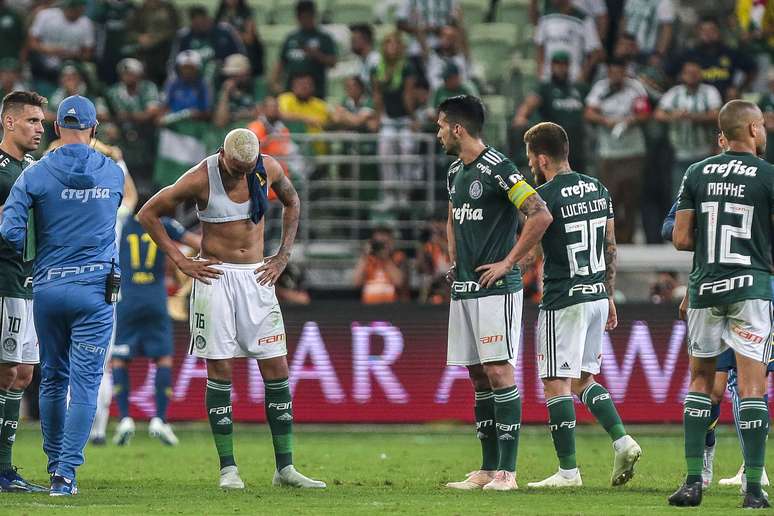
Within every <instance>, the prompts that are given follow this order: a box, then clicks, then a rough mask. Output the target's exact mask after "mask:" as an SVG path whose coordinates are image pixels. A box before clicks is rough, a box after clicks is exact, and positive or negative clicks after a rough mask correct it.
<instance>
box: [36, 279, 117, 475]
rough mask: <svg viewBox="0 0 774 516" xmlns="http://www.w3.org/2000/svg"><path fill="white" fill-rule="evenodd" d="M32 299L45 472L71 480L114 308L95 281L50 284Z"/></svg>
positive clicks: (88, 422)
mask: <svg viewBox="0 0 774 516" xmlns="http://www.w3.org/2000/svg"><path fill="white" fill-rule="evenodd" d="M33 299H34V301H33V311H34V315H35V329H36V331H37V334H38V341H39V343H40V366H41V367H40V372H41V380H40V426H41V428H42V430H43V451H44V452H45V453H46V455H47V456H48V471H49V473H56V474H57V475H62V476H63V477H65V478H69V479H73V478H75V468H77V467H78V466H80V465H81V464H83V448H84V447H85V446H86V442H87V441H88V438H89V431H90V429H91V424H92V421H93V420H94V414H95V412H96V409H97V392H98V390H99V384H100V381H101V379H102V372H103V370H104V363H105V359H106V356H107V351H108V345H109V343H110V335H111V333H112V331H113V318H114V306H113V305H110V304H108V303H106V302H105V282H104V279H98V278H94V279H90V280H89V281H88V282H86V281H83V282H71V283H65V284H62V285H55V286H50V287H48V288H46V289H44V290H42V291H38V292H35V294H34V296H33ZM68 387H69V392H70V402H69V405H68V403H67V393H68Z"/></svg>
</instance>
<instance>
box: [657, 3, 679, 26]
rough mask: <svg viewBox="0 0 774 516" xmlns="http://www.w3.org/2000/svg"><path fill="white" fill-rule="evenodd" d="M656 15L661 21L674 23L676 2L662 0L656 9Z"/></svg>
mask: <svg viewBox="0 0 774 516" xmlns="http://www.w3.org/2000/svg"><path fill="white" fill-rule="evenodd" d="M656 17H657V18H658V21H659V22H660V23H672V22H674V21H675V4H674V2H673V1H672V0H661V2H659V4H658V9H657V10H656Z"/></svg>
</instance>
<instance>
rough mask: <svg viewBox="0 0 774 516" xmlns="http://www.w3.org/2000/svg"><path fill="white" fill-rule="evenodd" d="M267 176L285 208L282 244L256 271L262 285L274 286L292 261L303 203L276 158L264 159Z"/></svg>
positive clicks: (283, 211)
mask: <svg viewBox="0 0 774 516" xmlns="http://www.w3.org/2000/svg"><path fill="white" fill-rule="evenodd" d="M264 164H265V166H266V174H267V176H268V179H269V181H270V184H271V188H272V190H274V193H275V194H277V198H278V199H279V200H280V202H281V203H282V206H283V210H282V243H281V244H280V248H279V250H278V251H277V254H275V255H274V256H270V257H268V258H266V259H265V260H264V263H263V265H261V266H260V267H258V268H257V269H256V270H255V273H256V274H257V275H258V282H259V283H260V284H261V285H273V284H274V283H275V282H276V281H277V279H278V278H279V277H280V275H281V274H282V271H284V270H285V267H286V266H287V264H288V260H289V259H290V251H291V249H292V248H293V242H295V240H296V232H297V231H298V219H299V216H300V215H301V201H300V200H299V198H298V193H296V189H295V188H293V183H291V182H290V179H288V178H287V177H286V176H285V171H284V170H282V167H281V166H280V164H279V163H277V161H276V160H275V159H274V158H271V157H269V156H265V157H264Z"/></svg>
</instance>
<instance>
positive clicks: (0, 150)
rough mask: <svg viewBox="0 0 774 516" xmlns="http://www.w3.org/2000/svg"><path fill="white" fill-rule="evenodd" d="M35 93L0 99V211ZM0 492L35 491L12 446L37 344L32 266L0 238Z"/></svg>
mask: <svg viewBox="0 0 774 516" xmlns="http://www.w3.org/2000/svg"><path fill="white" fill-rule="evenodd" d="M46 103H47V101H46V99H45V98H43V97H41V96H40V95H38V94H37V93H34V92H29V91H14V92H11V93H9V94H8V95H6V96H5V98H4V99H3V104H2V112H1V114H0V117H2V124H3V140H2V142H0V207H1V206H2V205H3V204H5V201H6V199H8V194H9V193H10V192H11V187H12V186H13V184H14V182H15V181H16V179H17V178H18V177H19V175H20V174H21V173H22V170H24V169H25V168H26V167H27V166H28V165H29V164H31V163H32V162H33V161H34V159H33V158H32V156H30V155H29V154H27V152H32V151H34V150H36V149H37V148H38V146H39V145H40V138H41V136H42V135H43V120H44V114H43V107H44V106H45V105H46ZM0 317H1V318H2V320H0V325H2V326H1V327H0V492H38V491H47V489H45V488H43V487H41V486H37V485H35V484H31V483H30V482H27V481H26V480H24V479H23V478H22V477H21V475H19V474H18V472H17V471H16V468H15V467H14V466H13V463H12V461H11V447H12V446H13V443H14V441H15V439H16V430H17V428H18V425H19V409H20V405H21V399H22V394H23V393H24V389H26V388H27V386H28V385H29V384H30V382H31V381H32V372H33V369H34V368H35V364H37V363H38V361H39V353H38V340H37V336H36V335H35V325H34V322H33V320H32V262H25V261H23V260H22V257H21V256H19V255H18V254H16V252H15V251H14V250H13V249H12V248H11V247H10V246H8V244H6V243H5V242H4V241H3V240H2V239H0Z"/></svg>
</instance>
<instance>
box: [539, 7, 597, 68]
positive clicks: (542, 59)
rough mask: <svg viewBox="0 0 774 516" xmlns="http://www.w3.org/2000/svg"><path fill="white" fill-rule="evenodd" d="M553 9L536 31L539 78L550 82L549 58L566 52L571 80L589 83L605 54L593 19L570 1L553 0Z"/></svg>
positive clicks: (540, 22)
mask: <svg viewBox="0 0 774 516" xmlns="http://www.w3.org/2000/svg"><path fill="white" fill-rule="evenodd" d="M551 6H552V9H551V10H550V11H547V12H546V13H545V14H544V15H543V16H541V17H540V19H539V20H538V25H537V28H536V29H535V45H536V60H537V70H538V74H539V77H540V78H541V79H542V80H544V81H547V80H549V79H550V77H551V61H550V57H551V56H553V55H554V54H555V53H556V52H561V51H563V52H567V53H568V54H569V56H570V81H572V82H577V81H580V82H589V81H590V80H591V73H592V70H593V69H594V65H596V64H597V63H598V62H599V61H600V60H601V59H602V57H603V55H604V52H603V50H602V44H601V42H600V41H599V34H597V28H596V25H595V24H594V20H593V19H592V18H591V17H590V16H589V15H587V14H586V13H585V12H583V11H581V10H579V9H576V8H575V7H573V6H572V2H571V0H551Z"/></svg>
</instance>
